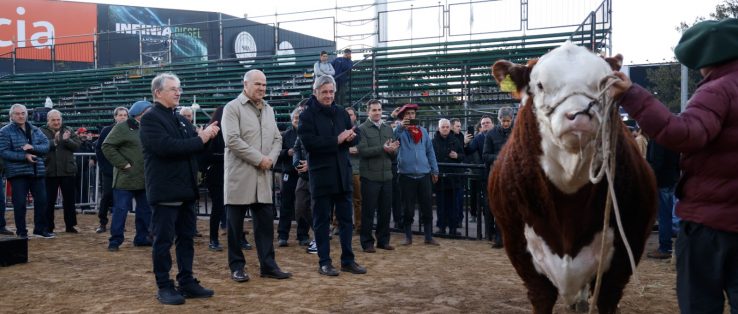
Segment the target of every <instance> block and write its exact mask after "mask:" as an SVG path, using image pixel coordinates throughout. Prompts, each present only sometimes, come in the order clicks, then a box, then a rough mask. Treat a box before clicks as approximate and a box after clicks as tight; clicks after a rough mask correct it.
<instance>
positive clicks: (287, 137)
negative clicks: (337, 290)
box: [277, 106, 310, 247]
mask: <svg viewBox="0 0 738 314" xmlns="http://www.w3.org/2000/svg"><path fill="white" fill-rule="evenodd" d="M300 113H302V108H300V107H299V106H298V107H297V108H295V110H293V111H292V113H291V114H290V119H291V120H292V127H290V128H288V129H287V130H285V131H284V132H283V133H282V150H281V151H280V152H279V159H278V160H277V163H278V164H279V165H281V168H282V173H283V174H282V188H281V189H280V196H281V198H282V199H281V204H280V205H281V206H280V210H279V225H278V227H277V233H278V234H279V241H278V243H279V246H280V247H285V246H287V245H288V244H287V240H288V239H289V237H290V229H291V227H292V220H297V242H298V243H299V245H300V246H307V245H309V244H310V239H309V237H310V236H309V235H308V232H309V231H310V220H305V219H300V218H299V217H298V218H297V219H295V218H296V217H295V190H296V189H297V179H298V175H297V170H296V169H295V167H294V166H293V165H292V157H293V156H294V155H295V148H294V147H295V140H297V123H298V122H299V121H300Z"/></svg>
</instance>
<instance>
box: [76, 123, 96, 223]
mask: <svg viewBox="0 0 738 314" xmlns="http://www.w3.org/2000/svg"><path fill="white" fill-rule="evenodd" d="M77 136H78V137H79V140H80V144H79V149H77V153H94V152H95V144H94V142H93V140H92V133H90V131H89V130H88V129H87V128H85V127H81V128H78V129H77ZM76 162H77V176H76V184H77V189H78V191H77V193H76V202H77V204H81V205H80V207H81V209H82V210H83V211H85V210H89V209H90V204H92V203H94V202H96V201H97V200H92V199H91V198H90V188H91V187H92V185H91V183H92V182H94V172H93V171H92V170H93V169H95V156H94V155H93V156H90V155H83V156H82V157H80V158H76Z"/></svg>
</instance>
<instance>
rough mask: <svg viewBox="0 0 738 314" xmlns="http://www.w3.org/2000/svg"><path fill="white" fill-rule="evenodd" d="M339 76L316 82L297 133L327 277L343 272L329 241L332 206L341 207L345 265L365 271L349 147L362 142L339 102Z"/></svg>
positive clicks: (349, 269) (338, 212)
mask: <svg viewBox="0 0 738 314" xmlns="http://www.w3.org/2000/svg"><path fill="white" fill-rule="evenodd" d="M335 86H336V84H335V81H334V80H333V78H332V77H330V76H321V77H320V78H318V79H317V80H315V83H314V84H313V96H311V97H310V100H308V103H307V106H308V107H307V109H305V111H303V112H302V114H301V115H300V123H299V125H298V127H297V134H298V136H299V137H300V139H301V141H302V144H303V145H305V150H306V151H307V153H308V155H307V164H308V165H309V170H308V173H309V176H310V193H311V194H312V195H311V196H312V200H313V204H314V206H313V230H314V231H315V241H316V243H317V245H318V257H319V258H320V261H319V265H320V268H319V269H318V272H319V273H320V274H322V275H326V276H338V274H339V273H338V271H337V270H336V269H335V268H334V267H333V265H332V264H331V256H330V243H329V242H328V235H329V227H328V226H329V224H330V217H331V207H333V206H335V208H336V218H337V219H338V222H339V237H340V239H341V270H342V271H346V272H350V273H354V274H365V273H366V268H364V267H361V266H359V264H357V263H356V261H355V257H354V252H353V250H352V249H351V234H352V222H351V189H352V184H351V165H350V163H349V152H348V150H349V147H351V146H356V144H358V143H359V136H358V134H356V133H355V132H354V130H353V126H352V125H351V120H350V119H349V116H348V113H346V110H344V109H342V108H339V107H337V106H336V104H335V103H334V102H333V98H334V90H335Z"/></svg>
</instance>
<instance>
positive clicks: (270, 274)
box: [261, 268, 292, 279]
mask: <svg viewBox="0 0 738 314" xmlns="http://www.w3.org/2000/svg"><path fill="white" fill-rule="evenodd" d="M261 276H262V277H265V278H273V279H287V278H290V277H292V274H290V273H288V272H283V271H282V270H280V269H279V268H277V269H274V270H272V271H266V272H262V273H261Z"/></svg>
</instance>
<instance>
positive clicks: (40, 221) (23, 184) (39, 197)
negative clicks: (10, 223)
mask: <svg viewBox="0 0 738 314" xmlns="http://www.w3.org/2000/svg"><path fill="white" fill-rule="evenodd" d="M8 181H10V185H11V186H12V189H13V194H12V195H13V212H14V213H15V215H14V216H15V217H14V218H15V234H16V235H19V236H27V235H28V229H26V197H27V196H28V192H31V195H32V196H33V233H43V232H45V231H47V230H46V183H45V180H44V177H33V176H19V177H13V178H9V179H8Z"/></svg>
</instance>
